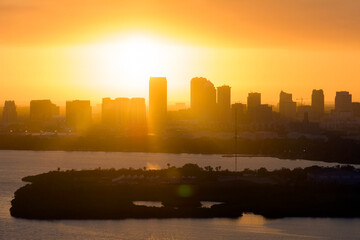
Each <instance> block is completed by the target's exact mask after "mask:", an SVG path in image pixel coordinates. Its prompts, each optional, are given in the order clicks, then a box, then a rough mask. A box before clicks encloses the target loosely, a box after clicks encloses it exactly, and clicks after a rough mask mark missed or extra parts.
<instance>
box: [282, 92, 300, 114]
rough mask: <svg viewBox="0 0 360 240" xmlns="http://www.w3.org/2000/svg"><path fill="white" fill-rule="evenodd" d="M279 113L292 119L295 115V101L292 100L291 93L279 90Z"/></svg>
mask: <svg viewBox="0 0 360 240" xmlns="http://www.w3.org/2000/svg"><path fill="white" fill-rule="evenodd" d="M279 112H280V115H281V116H283V117H286V118H290V119H293V118H295V117H296V102H293V100H292V94H290V93H286V92H283V91H281V92H280V101H279Z"/></svg>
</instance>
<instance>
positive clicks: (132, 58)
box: [89, 34, 171, 92]
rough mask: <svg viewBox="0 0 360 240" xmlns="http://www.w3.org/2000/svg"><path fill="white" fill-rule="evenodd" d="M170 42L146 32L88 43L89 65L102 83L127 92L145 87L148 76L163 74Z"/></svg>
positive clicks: (165, 68) (104, 85)
mask: <svg viewBox="0 0 360 240" xmlns="http://www.w3.org/2000/svg"><path fill="white" fill-rule="evenodd" d="M170 48H171V47H170V46H169V45H168V44H167V43H165V42H164V41H163V40H161V39H158V38H155V37H151V36H147V35H140V34H136V35H128V36H122V37H118V38H114V39H110V40H108V41H104V42H102V43H99V44H95V45H92V46H91V49H90V51H91V54H90V56H91V58H92V62H93V65H92V67H91V68H92V69H89V71H91V72H92V73H94V74H95V76H96V79H97V80H96V81H98V84H100V85H101V86H102V87H105V88H111V89H114V88H115V89H122V90H126V91H130V92H134V91H135V90H137V91H138V92H143V91H141V90H142V89H147V85H148V80H149V78H150V77H151V76H165V74H166V73H167V72H166V70H167V69H169V67H168V66H167V63H168V59H169V58H170V52H171V50H170Z"/></svg>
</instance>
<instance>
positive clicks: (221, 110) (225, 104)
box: [217, 85, 231, 121]
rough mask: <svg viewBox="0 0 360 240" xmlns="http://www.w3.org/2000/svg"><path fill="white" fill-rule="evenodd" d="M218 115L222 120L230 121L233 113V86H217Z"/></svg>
mask: <svg viewBox="0 0 360 240" xmlns="http://www.w3.org/2000/svg"><path fill="white" fill-rule="evenodd" d="M217 106H218V116H219V120H221V121H229V120H230V115H231V88H230V87H229V86H227V85H223V86H221V87H217Z"/></svg>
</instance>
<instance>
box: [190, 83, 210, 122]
mask: <svg viewBox="0 0 360 240" xmlns="http://www.w3.org/2000/svg"><path fill="white" fill-rule="evenodd" d="M190 98H191V99H190V102H191V112H192V114H193V116H194V117H195V118H196V119H198V120H201V121H211V120H213V119H214V117H215V108H216V90H215V87H214V84H212V83H211V82H210V81H209V80H207V79H206V78H202V77H195V78H193V79H191V87H190Z"/></svg>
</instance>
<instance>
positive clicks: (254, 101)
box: [247, 92, 261, 114]
mask: <svg viewBox="0 0 360 240" xmlns="http://www.w3.org/2000/svg"><path fill="white" fill-rule="evenodd" d="M260 105H261V93H257V92H251V93H249V94H248V97H247V111H248V112H249V113H250V114H251V113H252V112H254V111H255V109H256V108H257V107H258V106H260Z"/></svg>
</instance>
